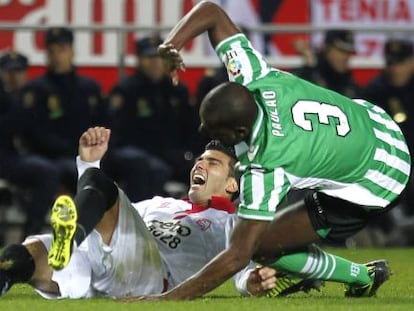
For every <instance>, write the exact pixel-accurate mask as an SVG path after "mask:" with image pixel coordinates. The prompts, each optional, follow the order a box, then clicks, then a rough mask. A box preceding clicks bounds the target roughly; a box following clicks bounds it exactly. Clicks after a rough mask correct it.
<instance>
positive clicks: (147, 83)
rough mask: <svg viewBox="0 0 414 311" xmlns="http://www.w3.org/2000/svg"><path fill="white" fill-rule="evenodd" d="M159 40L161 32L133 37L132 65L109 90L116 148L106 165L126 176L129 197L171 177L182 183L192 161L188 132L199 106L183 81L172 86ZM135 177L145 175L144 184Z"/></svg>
mask: <svg viewBox="0 0 414 311" xmlns="http://www.w3.org/2000/svg"><path fill="white" fill-rule="evenodd" d="M161 42H162V39H161V38H160V37H159V36H149V37H144V38H142V39H140V40H138V41H137V42H136V52H137V62H138V66H137V68H136V71H135V73H134V74H133V75H131V76H129V77H127V78H125V79H123V80H121V81H120V82H119V84H118V85H116V86H115V87H114V88H113V89H112V91H111V93H110V96H109V110H110V116H111V122H112V123H113V124H112V128H113V138H114V145H115V148H113V152H112V153H111V154H110V155H109V157H110V159H112V161H109V160H108V161H107V163H109V165H107V166H106V168H107V169H108V166H109V167H110V168H109V169H111V168H112V169H111V171H112V175H113V177H114V178H115V179H116V180H118V181H119V180H123V181H124V187H125V190H126V192H127V193H128V195H129V197H130V198H131V200H132V201H136V200H141V199H143V198H146V197H148V196H149V195H154V194H157V193H158V194H160V193H162V192H163V188H164V185H165V183H166V181H168V180H169V179H174V180H177V181H179V182H183V183H186V182H187V180H188V176H187V175H188V174H187V172H188V170H189V168H191V165H192V152H191V151H192V149H191V143H192V142H191V137H192V136H191V135H193V133H194V132H195V131H196V128H197V123H196V122H197V120H196V114H197V112H196V110H195V109H194V108H192V107H191V106H190V104H189V94H188V89H187V87H186V86H184V85H183V84H179V85H177V86H174V85H173V84H172V82H171V80H170V79H169V77H168V76H167V75H166V71H165V66H164V63H163V61H162V59H161V58H160V57H159V56H158V53H157V47H158V45H159V44H160V43H161ZM111 162H112V163H111ZM145 162H147V163H145ZM137 166H138V167H137ZM142 166H144V167H145V168H146V169H147V172H146V173H145V172H144V170H143V168H142ZM104 168H105V166H104ZM115 170H116V172H115ZM114 175H115V176H114ZM116 175H118V176H116ZM145 176H146V177H145ZM139 177H141V179H142V178H145V179H146V180H145V186H147V188H146V189H145V187H143V186H142V185H137V184H136V183H139V180H138V178H139ZM183 189H185V186H183Z"/></svg>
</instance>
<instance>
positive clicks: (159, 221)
mask: <svg viewBox="0 0 414 311" xmlns="http://www.w3.org/2000/svg"><path fill="white" fill-rule="evenodd" d="M133 205H134V207H135V208H136V209H137V211H138V212H139V214H140V215H141V217H142V219H143V220H144V222H145V223H146V225H147V227H148V229H149V231H150V232H151V234H152V236H153V237H154V238H155V240H156V241H157V243H158V248H159V251H160V254H161V258H162V260H163V262H164V264H165V267H166V271H167V275H168V277H167V278H168V287H169V288H172V287H174V286H176V285H178V284H179V283H181V282H182V281H184V280H185V279H186V278H188V277H189V276H191V275H193V274H194V273H196V272H197V271H199V270H200V269H201V268H202V267H203V266H204V265H205V264H206V263H207V262H209V261H210V260H211V259H212V258H213V257H215V256H216V255H217V254H218V253H219V252H221V251H222V250H224V248H225V246H226V237H228V236H229V234H230V232H229V230H230V228H231V227H232V223H233V220H234V217H236V216H235V215H234V211H235V210H234V207H233V205H232V204H231V202H230V201H229V200H227V199H224V198H219V197H213V199H212V203H211V206H210V208H203V207H201V206H197V205H194V204H192V203H190V202H188V201H185V200H177V199H173V198H162V197H154V198H153V199H151V200H146V201H143V202H140V203H138V204H133Z"/></svg>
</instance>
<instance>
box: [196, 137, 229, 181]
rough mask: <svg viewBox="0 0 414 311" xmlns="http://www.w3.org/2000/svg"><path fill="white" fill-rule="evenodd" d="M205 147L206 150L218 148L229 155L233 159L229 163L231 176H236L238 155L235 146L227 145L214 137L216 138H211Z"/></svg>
mask: <svg viewBox="0 0 414 311" xmlns="http://www.w3.org/2000/svg"><path fill="white" fill-rule="evenodd" d="M204 149H205V150H217V151H220V152H222V153H224V154H225V155H227V156H228V157H230V159H231V161H230V164H229V175H230V176H231V177H235V178H236V169H235V164H236V162H237V156H236V152H235V151H234V148H233V147H227V146H225V145H223V144H222V143H221V142H220V141H219V140H216V139H214V140H211V141H210V142H209V143H208V144H207V145H206V147H205V148H204Z"/></svg>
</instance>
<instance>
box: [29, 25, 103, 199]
mask: <svg viewBox="0 0 414 311" xmlns="http://www.w3.org/2000/svg"><path fill="white" fill-rule="evenodd" d="M45 42H46V45H47V46H49V45H51V44H54V43H57V44H70V45H72V43H73V33H72V31H70V30H69V29H66V28H51V29H49V30H48V31H47V33H46V38H45ZM22 106H23V109H24V110H25V111H26V113H27V114H30V116H31V117H32V118H31V124H30V131H28V132H27V133H26V139H27V142H28V147H29V148H30V150H31V152H33V153H37V154H40V155H42V156H45V157H47V158H49V159H53V160H54V161H56V162H55V163H57V164H58V165H61V172H62V178H63V182H64V184H65V185H66V186H69V188H70V190H72V191H74V190H75V185H76V169H75V164H74V163H73V161H72V160H71V159H72V158H73V156H74V153H75V152H76V150H77V145H78V139H79V137H80V135H81V134H82V133H83V132H84V131H85V130H86V129H87V128H88V127H91V126H97V125H105V118H104V114H105V108H104V106H103V103H102V97H101V89H100V86H99V85H98V83H97V82H96V81H94V80H92V79H90V78H87V77H83V76H80V75H79V74H77V73H76V70H75V69H74V68H72V70H70V71H69V72H67V73H55V72H53V70H52V69H49V70H48V71H47V72H46V73H45V74H44V75H43V76H41V77H39V78H37V79H35V80H32V81H31V82H29V83H28V84H27V86H26V88H25V90H24V93H23V99H22Z"/></svg>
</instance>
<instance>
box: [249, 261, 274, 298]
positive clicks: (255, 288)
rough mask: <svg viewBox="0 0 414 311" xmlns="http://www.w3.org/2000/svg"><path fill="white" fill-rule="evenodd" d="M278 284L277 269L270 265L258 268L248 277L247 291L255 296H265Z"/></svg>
mask: <svg viewBox="0 0 414 311" xmlns="http://www.w3.org/2000/svg"><path fill="white" fill-rule="evenodd" d="M275 286H276V270H275V269H272V268H269V267H261V268H256V269H255V270H254V271H252V272H250V275H249V277H248V279H247V291H248V292H249V293H250V294H251V295H253V296H263V295H265V294H267V292H268V291H269V290H270V289H273V288H274V287H275Z"/></svg>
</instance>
